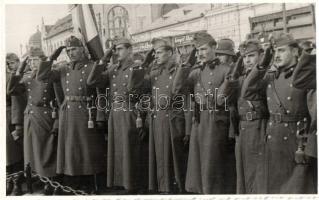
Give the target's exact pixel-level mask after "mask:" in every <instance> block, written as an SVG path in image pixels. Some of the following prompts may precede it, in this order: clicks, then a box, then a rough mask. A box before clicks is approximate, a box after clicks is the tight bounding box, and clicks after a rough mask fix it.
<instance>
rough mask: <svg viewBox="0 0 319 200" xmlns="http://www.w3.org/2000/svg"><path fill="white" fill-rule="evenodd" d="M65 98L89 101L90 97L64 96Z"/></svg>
mask: <svg viewBox="0 0 319 200" xmlns="http://www.w3.org/2000/svg"><path fill="white" fill-rule="evenodd" d="M65 100H67V101H91V100H92V98H91V97H87V96H65Z"/></svg>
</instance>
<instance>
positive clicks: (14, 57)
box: [6, 53, 19, 61]
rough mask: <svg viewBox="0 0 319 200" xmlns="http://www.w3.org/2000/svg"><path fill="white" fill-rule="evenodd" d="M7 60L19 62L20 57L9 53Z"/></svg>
mask: <svg viewBox="0 0 319 200" xmlns="http://www.w3.org/2000/svg"><path fill="white" fill-rule="evenodd" d="M6 60H7V61H9V60H10V61H11V60H12V61H19V57H18V56H17V55H16V54H15V53H7V55H6Z"/></svg>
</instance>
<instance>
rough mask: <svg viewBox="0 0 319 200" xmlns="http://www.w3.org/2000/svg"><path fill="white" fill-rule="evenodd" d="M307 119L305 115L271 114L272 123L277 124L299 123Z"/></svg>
mask: <svg viewBox="0 0 319 200" xmlns="http://www.w3.org/2000/svg"><path fill="white" fill-rule="evenodd" d="M304 118H306V116H305V115H293V114H282V113H271V114H270V118H269V119H270V121H272V122H275V123H282V122H298V121H299V120H302V119H304Z"/></svg>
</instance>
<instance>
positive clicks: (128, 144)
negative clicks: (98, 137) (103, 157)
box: [87, 38, 147, 193]
mask: <svg viewBox="0 0 319 200" xmlns="http://www.w3.org/2000/svg"><path fill="white" fill-rule="evenodd" d="M115 49H116V54H114V53H115V52H113V51H114V50H113V49H108V50H107V52H106V53H105V56H104V58H103V59H102V60H103V62H104V65H105V64H106V63H108V62H110V59H111V58H112V56H114V55H116V56H117V60H118V61H119V62H118V63H115V64H112V65H110V66H109V67H108V68H107V69H106V70H105V66H104V65H96V66H94V67H93V69H92V71H91V72H90V75H89V78H88V80H87V84H88V85H90V86H94V87H98V88H109V90H108V94H109V97H108V99H109V100H110V101H111V102H110V103H111V106H110V107H109V108H108V109H110V110H109V118H108V158H107V163H108V165H107V186H108V187H114V188H118V187H124V188H125V190H126V193H136V192H138V190H141V189H143V188H142V187H143V185H144V184H145V181H146V180H145V178H146V177H145V176H141V173H143V172H145V170H146V169H147V168H146V169H144V168H145V166H144V168H143V166H141V165H142V164H141V163H143V162H142V161H143V160H144V159H145V158H144V157H143V155H141V153H140V152H141V148H142V146H141V141H142V140H143V138H144V137H145V134H141V135H140V134H139V133H142V132H141V131H140V129H139V128H138V127H137V126H136V120H137V116H138V112H137V110H136V109H135V103H136V102H137V101H136V97H135V95H134V94H132V93H131V90H130V89H129V86H128V82H129V79H130V77H131V74H132V71H133V70H134V69H135V68H138V67H139V66H140V65H139V64H137V63H134V60H133V58H132V45H131V42H130V41H129V40H128V39H125V38H119V39H118V40H116V41H115ZM130 94H131V95H130Z"/></svg>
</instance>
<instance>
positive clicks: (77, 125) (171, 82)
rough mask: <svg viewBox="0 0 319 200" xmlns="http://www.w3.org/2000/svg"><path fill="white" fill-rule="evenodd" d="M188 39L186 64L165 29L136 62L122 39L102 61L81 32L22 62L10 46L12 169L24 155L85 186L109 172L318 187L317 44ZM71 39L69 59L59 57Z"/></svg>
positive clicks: (161, 182) (176, 180)
mask: <svg viewBox="0 0 319 200" xmlns="http://www.w3.org/2000/svg"><path fill="white" fill-rule="evenodd" d="M193 40H194V41H193V43H194V46H193V49H192V51H191V52H190V54H189V56H188V57H187V59H186V60H183V62H180V63H179V62H177V61H176V54H175V53H174V50H173V47H172V45H171V44H170V41H168V40H166V39H163V38H156V39H153V40H152V44H153V48H152V49H151V50H150V51H149V52H148V53H147V54H146V56H145V58H144V59H142V60H139V61H137V60H134V59H133V52H132V44H131V42H130V41H129V40H128V39H125V38H123V39H119V40H117V41H116V42H115V44H114V46H113V47H112V48H111V49H107V51H106V52H105V55H104V56H103V58H102V59H101V60H100V61H92V60H90V59H89V58H88V57H87V55H86V53H85V47H84V45H83V43H82V42H81V40H79V39H78V38H76V37H74V36H71V37H70V38H69V39H68V40H67V42H66V46H61V47H59V48H58V49H57V50H56V51H54V53H53V54H52V55H51V56H49V57H45V56H44V54H43V52H42V51H41V50H39V49H31V51H30V53H29V55H28V56H27V57H26V58H25V59H24V60H23V61H22V62H21V63H20V65H19V59H18V58H17V57H16V56H14V54H8V55H7V172H8V173H13V172H14V171H17V170H18V169H21V167H22V168H23V166H24V165H26V164H29V165H30V166H31V168H32V170H34V171H35V172H36V173H37V174H39V175H41V176H45V177H49V178H50V179H51V180H56V181H59V182H61V184H64V185H68V186H71V187H72V188H75V189H81V190H84V191H86V192H92V191H94V192H97V190H99V187H98V186H99V185H98V184H97V177H99V176H102V175H103V174H104V173H106V186H107V187H109V188H112V189H125V191H126V192H127V193H128V194H136V193H144V192H146V191H148V192H151V193H160V194H183V193H195V194H234V193H239V194H256V193H257V194H267V193H316V188H317V186H316V183H317V177H316V176H317V174H316V169H317V168H316V157H317V150H316V149H314V148H312V147H316V145H315V144H316V100H315V99H316V84H315V83H316V70H315V69H316V68H315V63H316V55H315V54H314V53H313V52H314V47H313V46H308V47H307V48H306V47H305V48H303V49H302V48H301V47H300V45H298V42H297V41H296V40H295V39H294V38H293V37H292V36H291V35H289V34H278V35H276V37H272V38H271V42H270V43H269V44H268V46H266V47H265V48H263V47H262V45H261V43H260V42H259V41H258V40H254V39H248V40H246V41H244V42H243V43H242V44H240V47H239V50H240V51H239V53H238V54H236V53H235V51H234V43H233V41H232V40H230V39H221V40H219V41H217V42H216V41H215V39H214V38H213V37H212V36H211V35H210V34H208V33H204V32H200V33H197V34H195V36H194V39H193ZM64 49H65V50H66V53H67V55H68V57H69V58H70V62H68V63H67V64H63V65H61V66H58V67H55V66H54V61H55V60H56V59H57V58H58V57H59V55H60V53H61V52H62V51H63V50H64ZM311 50H312V51H311ZM18 65H19V67H18ZM214 92H215V93H214ZM212 93H214V94H212ZM103 95H104V96H105V97H106V98H104V101H103V98H99V97H101V96H103ZM131 97H134V98H131ZM181 97H182V98H181ZM24 99H26V103H24V102H23V100H24ZM143 99H144V100H145V99H146V100H145V101H142V100H143ZM19 101H20V102H19ZM185 102H186V103H185ZM25 104H26V105H25ZM102 105H103V106H102ZM132 105H133V106H132ZM145 105H146V106H145ZM101 108H103V109H101ZM145 108H147V109H145ZM22 112H24V119H22V118H21V116H22ZM10 115H11V116H10ZM17 118H18V119H17ZM105 134H106V135H105ZM22 138H23V154H24V155H23V156H21V152H22V149H21V140H22ZM22 157H23V159H24V161H22V163H24V164H21V159H22ZM11 191H12V188H11ZM11 191H10V189H9V191H8V190H7V192H8V193H10V192H11ZM17 191H19V188H18V189H17V188H16V190H14V192H13V194H15V195H17V194H19V193H20V192H21V191H20V192H17ZM44 193H45V194H52V188H50V185H49V184H46V185H45V186H44Z"/></svg>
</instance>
